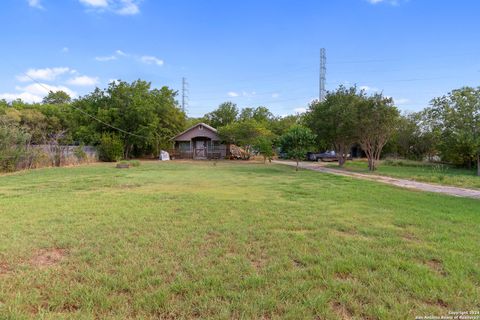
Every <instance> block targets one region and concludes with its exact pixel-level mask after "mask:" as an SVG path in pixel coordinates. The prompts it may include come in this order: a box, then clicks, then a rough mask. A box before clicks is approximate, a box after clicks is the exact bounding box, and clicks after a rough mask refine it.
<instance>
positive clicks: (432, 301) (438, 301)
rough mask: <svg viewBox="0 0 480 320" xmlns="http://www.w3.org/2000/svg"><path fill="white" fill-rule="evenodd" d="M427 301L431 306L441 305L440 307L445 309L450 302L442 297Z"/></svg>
mask: <svg viewBox="0 0 480 320" xmlns="http://www.w3.org/2000/svg"><path fill="white" fill-rule="evenodd" d="M426 303H427V304H428V305H430V306H435V307H440V308H443V309H447V308H448V303H446V302H445V301H443V300H442V299H436V300H429V301H426Z"/></svg>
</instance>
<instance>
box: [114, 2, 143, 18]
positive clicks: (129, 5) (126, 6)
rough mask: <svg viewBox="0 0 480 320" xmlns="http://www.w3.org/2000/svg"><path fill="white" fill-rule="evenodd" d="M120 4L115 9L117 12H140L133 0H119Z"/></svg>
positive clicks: (130, 13)
mask: <svg viewBox="0 0 480 320" xmlns="http://www.w3.org/2000/svg"><path fill="white" fill-rule="evenodd" d="M120 2H121V6H120V7H119V8H118V9H116V10H115V12H116V13H117V14H120V15H124V16H128V15H135V14H138V13H140V8H139V7H138V4H137V3H135V2H134V1H133V0H121V1H120Z"/></svg>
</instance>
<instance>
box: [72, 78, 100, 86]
mask: <svg viewBox="0 0 480 320" xmlns="http://www.w3.org/2000/svg"><path fill="white" fill-rule="evenodd" d="M67 83H68V84H71V85H73V86H82V87H88V86H94V85H97V84H98V78H97V77H89V76H78V77H75V78H72V79H70V80H68V81H67Z"/></svg>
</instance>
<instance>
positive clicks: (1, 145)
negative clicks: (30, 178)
mask: <svg viewBox="0 0 480 320" xmlns="http://www.w3.org/2000/svg"><path fill="white" fill-rule="evenodd" d="M29 142H30V135H29V134H28V133H26V132H24V131H23V130H22V129H21V128H20V127H18V126H16V125H14V124H11V123H8V122H7V121H4V119H0V171H7V172H8V171H15V170H17V169H19V168H21V166H22V163H23V162H25V160H26V159H27V158H28V145H29Z"/></svg>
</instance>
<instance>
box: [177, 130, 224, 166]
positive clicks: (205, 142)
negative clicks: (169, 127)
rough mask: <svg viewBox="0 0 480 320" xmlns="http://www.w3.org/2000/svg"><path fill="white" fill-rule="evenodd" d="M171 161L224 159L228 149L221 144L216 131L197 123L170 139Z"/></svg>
mask: <svg viewBox="0 0 480 320" xmlns="http://www.w3.org/2000/svg"><path fill="white" fill-rule="evenodd" d="M171 140H172V141H173V144H174V145H173V150H171V151H170V157H171V158H172V159H197V160H205V159H224V158H226V157H227V156H228V147H227V145H225V144H222V143H221V139H220V136H219V135H218V132H217V129H215V128H213V127H211V126H209V125H208V124H205V123H198V124H196V125H194V126H193V127H191V128H188V129H187V130H185V131H183V132H181V133H179V134H178V135H176V136H175V137H173V138H172V139H171Z"/></svg>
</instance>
